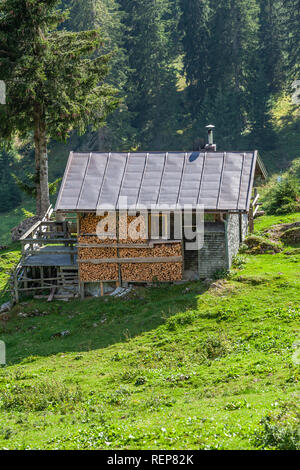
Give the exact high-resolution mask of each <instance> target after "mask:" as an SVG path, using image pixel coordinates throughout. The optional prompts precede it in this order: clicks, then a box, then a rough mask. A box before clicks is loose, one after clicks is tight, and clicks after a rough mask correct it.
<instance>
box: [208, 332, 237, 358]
mask: <svg viewBox="0 0 300 470" xmlns="http://www.w3.org/2000/svg"><path fill="white" fill-rule="evenodd" d="M203 349H204V353H205V355H206V356H207V358H208V359H212V360H213V359H216V358H218V357H223V356H226V355H227V354H228V353H229V352H230V351H231V343H230V341H229V340H228V338H227V337H226V336H225V335H224V334H220V335H219V336H212V335H211V336H208V338H207V339H206V341H205V343H204V345H203Z"/></svg>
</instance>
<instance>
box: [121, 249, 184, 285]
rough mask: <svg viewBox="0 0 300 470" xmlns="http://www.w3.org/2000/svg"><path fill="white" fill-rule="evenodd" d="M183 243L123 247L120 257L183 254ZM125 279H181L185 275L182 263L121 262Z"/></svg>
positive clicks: (163, 256) (155, 256) (148, 280)
mask: <svg viewBox="0 0 300 470" xmlns="http://www.w3.org/2000/svg"><path fill="white" fill-rule="evenodd" d="M181 255H182V248H181V243H173V244H168V243H164V244H160V245H155V246H154V247H153V248H121V249H120V250H119V256H120V258H167V257H172V256H181ZM121 275H122V279H123V281H126V282H129V281H136V282H153V281H170V282H171V281H181V280H182V277H183V264H182V263H151V262H149V263H141V264H138V263H126V264H121Z"/></svg>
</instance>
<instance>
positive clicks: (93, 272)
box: [78, 214, 183, 282]
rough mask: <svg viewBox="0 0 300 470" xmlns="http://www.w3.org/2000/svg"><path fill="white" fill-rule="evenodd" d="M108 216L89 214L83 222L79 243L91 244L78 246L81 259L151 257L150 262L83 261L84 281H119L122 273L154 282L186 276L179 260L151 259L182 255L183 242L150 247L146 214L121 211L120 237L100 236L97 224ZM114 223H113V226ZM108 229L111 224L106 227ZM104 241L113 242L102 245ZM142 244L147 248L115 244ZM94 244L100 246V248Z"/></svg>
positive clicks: (177, 279)
mask: <svg viewBox="0 0 300 470" xmlns="http://www.w3.org/2000/svg"><path fill="white" fill-rule="evenodd" d="M104 217H105V216H102V217H99V216H96V215H95V214H88V215H85V216H84V217H82V219H81V221H80V234H79V238H78V241H79V244H82V245H91V246H90V247H89V246H84V247H79V249H78V257H79V260H82V261H83V260H89V259H94V260H101V259H103V260H104V259H111V260H115V259H119V258H120V259H124V258H149V263H148V262H142V263H136V262H133V263H99V264H93V263H80V278H81V280H82V281H85V282H93V281H113V280H116V281H117V280H119V272H121V276H122V280H123V281H125V282H129V281H132V282H154V281H169V282H170V281H179V280H181V279H182V276H183V264H182V263H179V262H176V263H172V262H164V263H161V262H160V263H154V262H153V260H152V259H151V258H168V257H179V256H181V255H182V246H181V243H168V242H167V241H166V243H162V244H157V245H154V246H153V247H151V248H150V247H147V245H146V244H147V243H148V224H147V216H146V215H144V214H143V215H142V214H141V215H140V216H138V217H136V216H129V215H127V214H120V218H119V228H118V231H117V232H118V234H119V239H118V240H116V239H112V238H111V237H107V238H105V236H104V235H102V237H101V238H100V239H99V238H98V236H97V235H96V231H97V225H98V223H99V222H101V221H102V220H103V219H104ZM111 226H112V225H111ZM107 230H108V227H107ZM101 244H106V245H112V247H103V248H101ZM115 244H119V245H141V244H145V248H134V247H133V248H128V247H124V248H121V247H119V248H117V247H113V245H115ZM92 245H99V248H98V247H95V246H92Z"/></svg>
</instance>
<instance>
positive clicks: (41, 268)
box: [40, 266, 44, 287]
mask: <svg viewBox="0 0 300 470" xmlns="http://www.w3.org/2000/svg"><path fill="white" fill-rule="evenodd" d="M40 271H41V284H42V287H44V268H43V266H41V267H40Z"/></svg>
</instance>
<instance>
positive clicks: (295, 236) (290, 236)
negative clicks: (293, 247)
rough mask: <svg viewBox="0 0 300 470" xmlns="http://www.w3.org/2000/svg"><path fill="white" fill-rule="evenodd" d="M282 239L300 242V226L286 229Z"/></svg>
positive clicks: (289, 241)
mask: <svg viewBox="0 0 300 470" xmlns="http://www.w3.org/2000/svg"><path fill="white" fill-rule="evenodd" d="M281 239H282V240H283V241H284V242H285V243H292V244H294V243H295V244H298V243H300V227H294V228H290V229H289V230H286V231H285V232H284V233H283V235H281Z"/></svg>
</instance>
